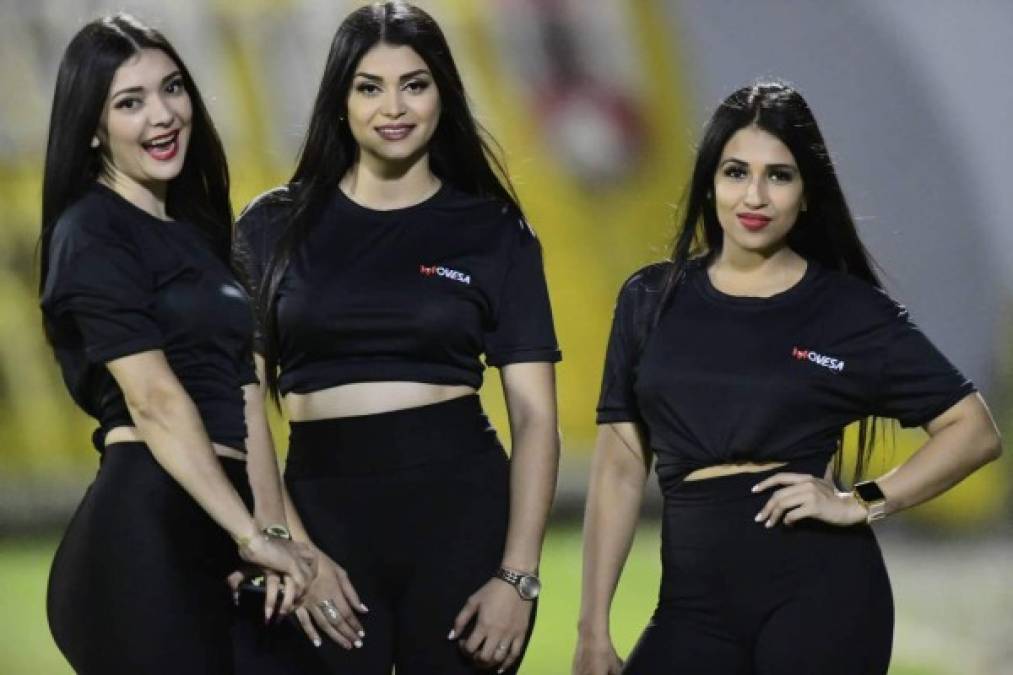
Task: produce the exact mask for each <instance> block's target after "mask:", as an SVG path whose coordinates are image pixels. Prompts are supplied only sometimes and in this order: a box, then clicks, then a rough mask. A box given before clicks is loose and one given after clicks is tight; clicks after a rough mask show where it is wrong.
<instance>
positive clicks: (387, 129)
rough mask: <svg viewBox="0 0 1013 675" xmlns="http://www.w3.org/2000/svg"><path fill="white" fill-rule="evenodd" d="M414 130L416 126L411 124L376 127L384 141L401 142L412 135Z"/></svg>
mask: <svg viewBox="0 0 1013 675" xmlns="http://www.w3.org/2000/svg"><path fill="white" fill-rule="evenodd" d="M414 128H415V127H414V125H411V124H398V125H390V126H383V127H376V132H377V133H378V134H380V136H381V137H382V138H383V139H384V140H388V141H400V140H401V139H402V138H404V137H405V136H407V135H408V134H410V133H411V132H412V129H414Z"/></svg>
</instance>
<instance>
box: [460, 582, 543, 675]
mask: <svg viewBox="0 0 1013 675" xmlns="http://www.w3.org/2000/svg"><path fill="white" fill-rule="evenodd" d="M472 619H474V620H475V627H474V628H473V629H472V631H471V635H469V636H467V638H465V639H461V640H459V645H460V647H461V651H463V652H464V653H466V654H468V655H469V656H470V657H471V658H472V659H473V660H474V661H475V663H476V664H478V665H479V666H480V667H482V668H495V669H496V672H497V673H502V672H504V671H506V670H507V669H509V668H510V667H511V666H512V665H513V664H514V663H515V662H516V661H517V659H518V658H520V655H521V652H522V651H523V649H524V638H525V636H526V635H527V631H528V622H529V621H530V620H531V601H528V600H522V599H521V596H520V595H518V594H517V590H516V589H515V588H514V587H513V586H511V585H510V584H508V583H506V582H505V581H501V580H500V579H497V578H492V579H490V580H489V581H488V582H486V584H485V585H484V586H482V587H481V588H480V589H478V590H477V591H475V593H473V594H472V596H471V597H470V598H468V601H467V602H466V603H465V605H464V608H463V609H462V610H461V611H460V612H459V613H458V615H457V619H455V620H454V628H453V630H452V631H450V636H449V637H450V639H451V640H453V639H454V638H456V637H458V636H460V635H461V634H462V633H463V631H464V629H465V627H466V626H467V625H468V622H470V621H471V620H472Z"/></svg>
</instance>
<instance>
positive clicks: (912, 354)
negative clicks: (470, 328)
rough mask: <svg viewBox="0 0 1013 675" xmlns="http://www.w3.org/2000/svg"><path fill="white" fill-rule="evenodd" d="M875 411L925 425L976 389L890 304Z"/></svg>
mask: <svg viewBox="0 0 1013 675" xmlns="http://www.w3.org/2000/svg"><path fill="white" fill-rule="evenodd" d="M894 308H895V310H896V316H895V318H894V319H893V320H892V321H891V322H890V324H889V325H888V328H887V335H888V339H887V344H886V345H885V350H884V359H885V360H884V363H883V370H882V374H881V380H880V387H879V397H878V402H877V409H876V411H875V414H876V415H877V416H881V417H891V418H895V419H897V420H898V421H899V422H900V423H901V425H903V426H905V427H915V426H920V425H923V424H926V423H927V422H930V421H931V420H933V419H935V418H936V417H938V416H939V415H940V414H942V413H943V412H945V411H946V410H948V409H949V408H950V407H951V406H953V405H954V404H956V403H957V402H958V401H960V400H961V399H962V398H964V397H965V396H967V395H968V394H970V393H973V392H974V391H975V390H976V389H975V386H974V384H973V383H971V382H970V381H969V380H968V379H967V378H965V377H964V376H963V375H962V374H961V373H960V371H959V370H957V368H956V367H954V366H953V364H952V363H950V361H949V360H948V359H947V358H946V357H945V356H943V354H942V353H941V352H940V351H939V350H938V349H936V347H935V345H933V344H932V343H931V342H930V341H929V339H928V338H927V337H925V334H924V333H922V331H921V330H920V329H919V328H918V326H916V325H915V324H914V322H913V321H911V318H910V316H909V315H908V312H907V310H906V309H905V308H904V307H903V306H901V305H897V304H895V303H894Z"/></svg>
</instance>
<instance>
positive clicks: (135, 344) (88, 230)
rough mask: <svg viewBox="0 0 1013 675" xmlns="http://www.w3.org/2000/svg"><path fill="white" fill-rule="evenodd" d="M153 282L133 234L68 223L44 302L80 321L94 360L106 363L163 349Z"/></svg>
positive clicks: (58, 239) (55, 245)
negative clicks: (132, 237) (139, 353)
mask: <svg viewBox="0 0 1013 675" xmlns="http://www.w3.org/2000/svg"><path fill="white" fill-rule="evenodd" d="M98 218H99V219H100V220H101V216H98ZM153 284H154V279H153V277H152V274H151V273H150V271H149V270H148V269H147V268H146V267H145V265H144V262H143V260H142V258H141V254H140V252H139V250H138V249H137V248H136V246H135V244H134V242H133V240H132V239H131V237H130V236H129V234H128V233H122V232H116V231H115V228H113V227H112V226H111V225H110V224H108V223H103V222H80V221H79V220H78V221H72V222H62V223H58V225H57V228H56V231H55V232H54V235H53V241H52V244H51V248H50V259H49V272H48V276H47V279H46V287H45V291H44V293H43V299H42V305H43V309H44V311H46V313H47V314H48V315H49V316H50V317H52V318H54V319H57V320H61V321H63V322H70V323H72V324H73V325H74V326H76V328H77V332H78V334H79V336H80V339H81V342H82V346H83V348H84V353H85V357H86V358H87V359H88V361H89V362H91V363H106V362H108V361H112V360H113V359H117V358H120V357H123V356H127V355H129V354H135V353H138V352H143V351H148V350H151V349H160V348H162V346H163V335H162V331H161V329H160V327H159V325H158V322H157V321H156V318H155V317H156V314H155V296H154V290H153Z"/></svg>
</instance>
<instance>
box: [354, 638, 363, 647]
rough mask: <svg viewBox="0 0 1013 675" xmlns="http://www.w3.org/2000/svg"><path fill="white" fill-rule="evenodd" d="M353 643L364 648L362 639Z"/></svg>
mask: <svg viewBox="0 0 1013 675" xmlns="http://www.w3.org/2000/svg"><path fill="white" fill-rule="evenodd" d="M353 644H354V645H355V647H356V648H357V649H362V640H356V641H355V642H354V643H353Z"/></svg>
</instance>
